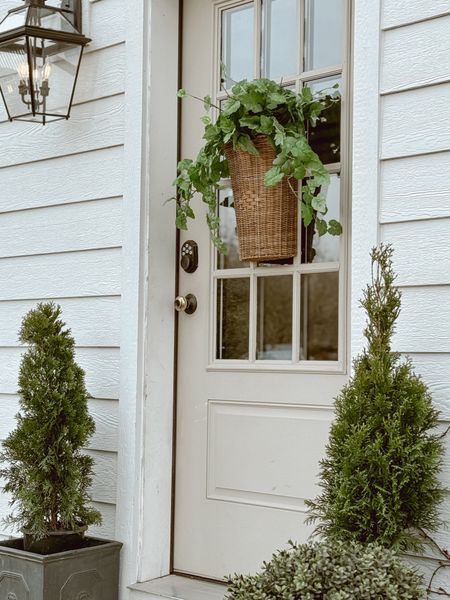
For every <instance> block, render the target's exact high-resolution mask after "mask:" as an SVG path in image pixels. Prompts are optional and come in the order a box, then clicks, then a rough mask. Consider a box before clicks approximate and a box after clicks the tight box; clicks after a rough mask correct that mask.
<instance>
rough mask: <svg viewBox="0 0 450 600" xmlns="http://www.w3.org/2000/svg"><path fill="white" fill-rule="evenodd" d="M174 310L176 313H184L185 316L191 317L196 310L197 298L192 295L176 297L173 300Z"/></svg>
mask: <svg viewBox="0 0 450 600" xmlns="http://www.w3.org/2000/svg"><path fill="white" fill-rule="evenodd" d="M175 310H176V311H177V312H185V313H186V314H187V315H192V314H193V313H195V311H196V310H197V298H196V297H195V296H194V294H187V295H186V296H177V297H176V298H175Z"/></svg>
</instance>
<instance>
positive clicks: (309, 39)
mask: <svg viewBox="0 0 450 600" xmlns="http://www.w3.org/2000/svg"><path fill="white" fill-rule="evenodd" d="M343 23H344V2H343V0H306V27H305V31H306V35H305V71H310V70H313V69H321V68H323V67H331V66H335V65H340V64H341V63H342V46H343Z"/></svg>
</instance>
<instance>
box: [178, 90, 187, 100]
mask: <svg viewBox="0 0 450 600" xmlns="http://www.w3.org/2000/svg"><path fill="white" fill-rule="evenodd" d="M177 96H178V98H185V97H186V96H187V92H186V90H183V88H181V90H178V92H177Z"/></svg>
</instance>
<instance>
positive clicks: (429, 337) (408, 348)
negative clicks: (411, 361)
mask: <svg viewBox="0 0 450 600" xmlns="http://www.w3.org/2000/svg"><path fill="white" fill-rule="evenodd" d="M394 349H395V350H397V351H399V352H421V353H425V352H432V353H436V352H448V353H450V286H432V287H425V288H420V287H419V288H405V289H403V291H402V310H401V313H400V318H399V320H398V324H397V333H396V335H395V337H394Z"/></svg>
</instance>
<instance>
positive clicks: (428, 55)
mask: <svg viewBox="0 0 450 600" xmlns="http://www.w3.org/2000/svg"><path fill="white" fill-rule="evenodd" d="M449 10H450V3H449ZM449 31H450V16H447V17H441V18H440V19H432V20H431V21H424V22H422V23H416V24H414V25H409V26H408V27H402V28H400V29H393V30H391V31H387V32H385V34H384V40H383V55H382V60H381V91H382V92H385V91H387V90H399V89H402V88H406V87H413V86H415V87H419V86H423V85H431V84H435V83H439V82H442V81H449V80H450V35H449Z"/></svg>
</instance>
